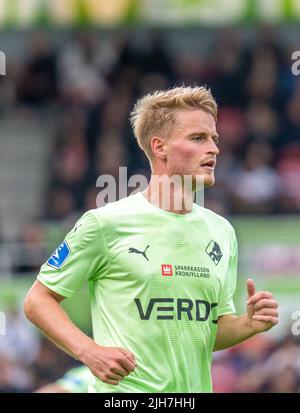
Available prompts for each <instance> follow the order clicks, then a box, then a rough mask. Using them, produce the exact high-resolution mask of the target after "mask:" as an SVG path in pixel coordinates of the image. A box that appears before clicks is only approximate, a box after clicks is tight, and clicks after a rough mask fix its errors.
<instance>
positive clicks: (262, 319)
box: [247, 278, 279, 334]
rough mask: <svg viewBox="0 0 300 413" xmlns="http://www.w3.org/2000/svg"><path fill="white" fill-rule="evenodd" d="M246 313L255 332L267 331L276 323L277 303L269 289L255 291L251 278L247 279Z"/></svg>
mask: <svg viewBox="0 0 300 413" xmlns="http://www.w3.org/2000/svg"><path fill="white" fill-rule="evenodd" d="M247 290H248V300H247V315H248V318H249V321H250V323H251V327H252V328H253V330H254V332H255V334H256V333H262V332H263V331H267V330H269V329H270V328H272V327H274V326H275V325H276V324H277V323H278V321H279V320H278V310H277V308H278V303H277V301H275V300H274V298H273V295H272V294H271V293H270V292H269V291H259V292H257V293H256V292H255V285H254V282H253V280H252V279H251V278H249V279H248V280H247Z"/></svg>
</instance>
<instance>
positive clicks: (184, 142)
mask: <svg viewBox="0 0 300 413" xmlns="http://www.w3.org/2000/svg"><path fill="white" fill-rule="evenodd" d="M217 143H218V135H217V132H216V122H215V120H214V118H213V116H212V115H210V114H209V113H207V112H204V111H203V110H200V109H195V110H180V111H178V112H177V114H176V121H175V123H174V125H173V127H172V132H171V135H170V137H169V138H168V139H167V141H166V151H167V169H168V175H169V176H172V175H181V176H183V175H192V176H193V181H195V177H196V175H200V176H201V179H203V181H204V187H205V188H206V187H209V186H212V185H214V183H215V176H214V169H215V165H216V158H217V155H218V154H219V149H218V147H217Z"/></svg>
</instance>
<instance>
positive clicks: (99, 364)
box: [81, 342, 136, 386]
mask: <svg viewBox="0 0 300 413" xmlns="http://www.w3.org/2000/svg"><path fill="white" fill-rule="evenodd" d="M81 361H82V362H83V363H84V364H85V365H86V366H87V367H88V368H89V369H90V370H91V372H92V373H93V374H94V376H96V377H98V378H99V379H100V380H101V381H103V382H104V383H107V384H113V385H115V386H116V385H118V384H119V382H120V381H121V380H123V379H124V377H126V376H128V375H129V374H130V373H131V372H132V371H134V370H135V367H136V361H135V357H134V354H133V353H131V352H130V351H128V350H125V349H123V348H119V347H102V346H99V345H98V344H96V343H95V342H93V344H92V345H91V346H89V348H88V349H86V350H85V352H84V355H83V357H82V359H81Z"/></svg>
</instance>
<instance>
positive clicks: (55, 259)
mask: <svg viewBox="0 0 300 413" xmlns="http://www.w3.org/2000/svg"><path fill="white" fill-rule="evenodd" d="M70 252H71V250H70V247H69V245H68V243H67V241H63V242H62V243H61V244H60V245H59V247H58V248H56V250H55V251H54V252H53V254H52V255H51V257H50V258H49V260H48V261H47V264H48V265H50V267H52V268H55V269H56V270H60V269H61V267H62V266H63V264H64V263H65V262H66V260H67V258H68V257H69V255H70Z"/></svg>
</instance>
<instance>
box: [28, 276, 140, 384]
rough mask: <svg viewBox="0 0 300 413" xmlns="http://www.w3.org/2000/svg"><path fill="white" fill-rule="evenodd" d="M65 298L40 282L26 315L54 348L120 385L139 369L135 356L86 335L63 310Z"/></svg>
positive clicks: (35, 284) (30, 297)
mask: <svg viewBox="0 0 300 413" xmlns="http://www.w3.org/2000/svg"><path fill="white" fill-rule="evenodd" d="M64 298H65V297H63V296H61V295H60V294H57V293H56V292H54V291H52V290H50V289H49V288H47V287H46V286H45V285H43V284H42V283H41V282H40V281H38V280H37V281H36V282H35V283H34V284H33V286H32V287H31V289H30V291H29V292H28V294H27V297H26V299H25V303H24V311H25V314H26V316H27V318H28V319H29V320H30V321H31V322H32V323H34V324H35V325H36V326H37V327H38V328H39V329H40V330H41V331H42V332H43V333H44V334H45V335H46V336H47V337H48V338H49V339H50V340H51V341H52V342H53V343H54V344H56V345H57V346H58V347H59V348H61V349H62V350H64V351H65V352H66V353H68V354H69V355H71V356H72V357H74V358H76V359H77V360H80V361H81V362H82V363H83V364H85V365H86V366H87V367H88V368H89V369H90V370H91V372H92V373H93V374H94V375H95V376H97V377H98V378H99V379H100V380H102V381H103V382H105V383H108V384H113V385H117V384H119V381H120V380H122V379H123V378H124V377H125V376H127V375H128V374H130V373H131V372H132V371H133V370H134V369H135V366H136V363H135V359H134V355H133V354H132V353H131V352H130V351H128V350H125V349H122V348H116V347H103V346H100V345H98V344H97V343H96V342H95V341H94V340H92V339H91V338H90V337H88V336H87V335H86V334H84V333H83V332H82V331H81V330H80V329H79V328H78V327H76V326H75V324H74V323H73V322H72V321H71V320H70V318H69V317H68V315H67V314H66V313H65V311H64V310H63V308H62V307H61V305H60V303H61V302H62V301H63V300H64Z"/></svg>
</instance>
